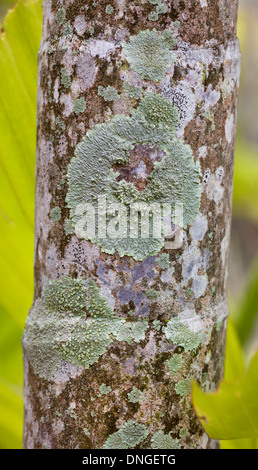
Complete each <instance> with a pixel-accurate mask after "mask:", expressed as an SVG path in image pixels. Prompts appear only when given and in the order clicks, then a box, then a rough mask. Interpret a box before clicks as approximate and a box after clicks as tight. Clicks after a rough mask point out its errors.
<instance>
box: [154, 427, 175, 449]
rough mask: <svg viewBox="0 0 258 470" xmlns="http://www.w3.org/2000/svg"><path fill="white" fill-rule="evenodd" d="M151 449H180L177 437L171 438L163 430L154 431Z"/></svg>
mask: <svg viewBox="0 0 258 470" xmlns="http://www.w3.org/2000/svg"><path fill="white" fill-rule="evenodd" d="M151 448H152V449H181V445H180V443H179V440H178V439H173V438H172V437H171V436H170V434H164V432H163V431H161V430H160V431H158V432H156V433H155V434H154V435H153V436H152V438H151Z"/></svg>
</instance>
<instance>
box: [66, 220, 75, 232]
mask: <svg viewBox="0 0 258 470" xmlns="http://www.w3.org/2000/svg"><path fill="white" fill-rule="evenodd" d="M64 230H65V233H66V235H72V234H73V224H72V221H71V220H70V219H65V221H64Z"/></svg>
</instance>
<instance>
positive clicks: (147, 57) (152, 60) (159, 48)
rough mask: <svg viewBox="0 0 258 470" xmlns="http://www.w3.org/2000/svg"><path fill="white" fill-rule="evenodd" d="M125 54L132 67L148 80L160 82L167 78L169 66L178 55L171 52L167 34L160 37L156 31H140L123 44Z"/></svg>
mask: <svg viewBox="0 0 258 470" xmlns="http://www.w3.org/2000/svg"><path fill="white" fill-rule="evenodd" d="M122 46H123V53H124V55H125V57H126V59H127V60H128V62H129V64H130V66H131V67H132V69H133V70H135V71H136V72H137V73H139V75H140V76H141V77H142V78H144V79H147V80H153V81H154V82H159V81H160V80H162V79H163V78H164V77H165V72H166V70H167V69H168V68H169V66H170V65H171V64H172V63H173V62H175V60H176V54H175V53H174V52H171V51H170V47H171V43H167V33H166V34H165V36H164V33H163V34H162V35H159V34H158V32H157V31H156V29H152V30H148V29H147V30H145V31H140V33H139V34H137V35H136V36H131V38H130V40H129V42H128V43H126V42H123V43H122Z"/></svg>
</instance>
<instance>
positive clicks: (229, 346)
mask: <svg viewBox="0 0 258 470" xmlns="http://www.w3.org/2000/svg"><path fill="white" fill-rule="evenodd" d="M244 373H245V362H244V356H243V351H242V347H241V343H240V341H239V338H238V336H237V332H236V329H235V326H234V323H233V320H232V319H231V318H229V320H228V328H227V343H226V358H225V375H224V380H225V381H227V382H231V381H232V380H235V379H237V378H240V377H242V376H243V375H244Z"/></svg>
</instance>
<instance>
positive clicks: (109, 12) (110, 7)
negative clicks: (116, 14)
mask: <svg viewBox="0 0 258 470" xmlns="http://www.w3.org/2000/svg"><path fill="white" fill-rule="evenodd" d="M113 11H114V8H113V7H112V5H110V4H108V5H107V6H106V9H105V12H106V13H107V14H108V15H111V14H112V13H113Z"/></svg>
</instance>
